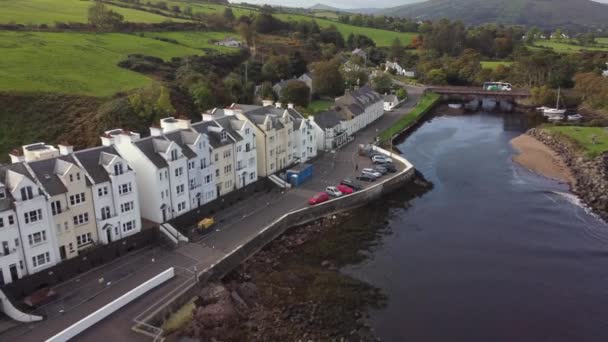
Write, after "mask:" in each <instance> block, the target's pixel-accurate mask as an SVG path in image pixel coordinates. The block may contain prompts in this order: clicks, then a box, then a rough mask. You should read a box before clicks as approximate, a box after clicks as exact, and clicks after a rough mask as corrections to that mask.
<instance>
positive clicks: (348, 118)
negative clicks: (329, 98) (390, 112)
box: [335, 85, 384, 136]
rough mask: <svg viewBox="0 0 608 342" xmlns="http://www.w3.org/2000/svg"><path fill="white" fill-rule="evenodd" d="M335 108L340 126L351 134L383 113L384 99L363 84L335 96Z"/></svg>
mask: <svg viewBox="0 0 608 342" xmlns="http://www.w3.org/2000/svg"><path fill="white" fill-rule="evenodd" d="M335 110H336V111H337V112H338V113H340V115H341V117H342V120H341V124H342V128H343V129H345V130H346V131H347V132H348V135H349V136H352V135H353V134H355V133H357V132H358V131H360V130H361V129H363V128H365V127H367V126H368V125H369V124H371V123H372V122H374V121H376V120H378V119H379V118H380V117H381V116H382V115H383V114H384V99H383V97H382V96H380V94H378V93H377V92H375V91H373V90H372V89H371V88H370V87H369V86H367V85H365V86H363V87H361V88H359V89H357V90H355V91H352V92H347V93H346V94H345V95H344V96H341V97H339V98H337V99H336V101H335Z"/></svg>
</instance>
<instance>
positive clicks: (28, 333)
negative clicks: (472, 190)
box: [0, 86, 422, 342]
mask: <svg viewBox="0 0 608 342" xmlns="http://www.w3.org/2000/svg"><path fill="white" fill-rule="evenodd" d="M406 88H407V90H408V93H409V99H408V100H407V101H406V102H405V103H404V104H402V105H401V106H400V107H399V108H397V109H395V110H394V111H391V112H386V113H385V114H384V115H383V116H382V117H381V118H380V119H378V120H377V121H375V122H374V123H372V124H371V125H370V126H368V127H366V128H365V129H363V130H362V131H360V132H358V133H357V134H356V136H355V139H354V140H353V141H351V142H350V143H348V144H347V145H346V146H344V147H342V148H341V149H339V150H337V151H335V153H324V154H322V155H321V156H320V157H319V158H317V160H315V161H314V162H313V179H312V180H310V181H308V182H307V183H305V184H304V185H303V186H301V187H299V188H294V189H289V190H286V191H283V192H280V191H272V192H269V193H257V194H255V195H253V196H251V197H249V198H248V199H246V200H244V201H241V202H239V203H237V204H236V205H234V206H232V207H230V208H227V209H225V210H223V211H221V212H219V213H218V214H216V217H215V218H216V221H217V222H218V223H217V224H216V226H214V229H216V230H215V231H214V232H212V233H210V234H208V235H205V236H202V237H201V238H200V239H198V240H197V241H195V242H191V243H187V244H183V245H181V246H179V247H178V248H176V249H174V250H167V249H166V248H163V247H160V246H157V247H152V248H146V249H143V250H140V251H137V252H134V253H131V254H129V255H126V256H124V257H121V258H119V259H116V260H115V261H113V262H111V263H109V264H106V265H103V266H101V267H99V268H96V269H93V270H91V271H89V272H87V273H85V274H82V275H80V276H79V277H77V278H74V279H72V280H70V281H68V282H65V283H63V284H60V285H58V286H57V287H56V288H55V290H56V291H57V292H58V294H59V297H60V298H59V299H58V300H57V301H55V302H53V303H50V304H48V305H46V306H44V307H43V308H40V309H39V313H41V314H44V315H45V317H46V319H45V320H43V321H41V322H36V323H30V324H22V325H20V326H19V327H16V328H13V329H10V330H8V331H6V332H4V333H1V334H0V340H3V341H10V340H19V341H20V342H26V341H44V340H46V339H48V338H49V337H52V336H54V335H55V334H57V333H58V332H60V331H62V330H64V329H65V328H67V327H69V326H70V325H72V324H73V323H75V322H77V321H79V320H80V319H82V318H83V317H86V316H87V315H89V314H91V313H92V312H94V311H95V310H97V309H99V308H100V307H102V306H104V305H106V304H108V303H110V302H111V301H113V300H114V299H116V298H118V297H120V296H121V295H123V294H124V293H126V292H128V291H129V290H131V289H133V288H135V287H137V286H138V285H140V284H141V283H143V282H145V281H146V280H148V279H150V278H152V277H154V276H155V275H157V274H159V273H160V272H162V271H164V270H166V269H167V268H169V267H176V268H177V269H178V270H179V272H177V276H176V277H175V278H173V279H172V280H170V281H169V282H167V283H165V284H163V285H161V286H159V287H157V288H155V289H154V290H152V291H150V292H148V293H147V294H145V295H143V296H142V297H140V298H138V299H137V300H135V301H133V302H132V303H130V304H128V305H126V306H125V307H124V308H122V309H120V310H119V311H117V312H115V313H114V314H112V315H110V316H109V317H108V318H106V319H105V320H103V321H101V322H99V323H98V324H96V325H94V326H93V327H91V328H89V329H88V330H86V331H85V332H83V333H81V334H80V335H78V336H76V337H75V338H74V339H73V340H74V341H104V342H107V341H111V340H114V341H150V340H151V338H149V337H147V336H145V335H141V334H137V333H135V332H133V331H132V330H131V327H132V326H133V324H134V323H133V320H134V318H136V317H138V316H142V313H148V312H149V311H150V310H151V309H153V308H156V307H158V306H160V305H162V304H163V303H164V301H166V300H168V299H169V298H170V297H171V296H172V294H174V293H176V291H177V290H179V289H181V288H182V287H183V286H184V285H185V284H186V283H189V282H191V281H192V279H193V278H192V274H193V272H194V271H201V270H204V269H205V268H208V267H209V266H210V265H212V264H214V263H215V262H217V260H219V259H221V258H222V257H224V256H225V255H226V254H228V253H230V252H231V251H233V250H234V249H236V248H238V247H239V246H241V245H243V244H244V243H246V242H247V241H249V240H250V239H252V238H253V237H254V236H256V235H257V234H258V233H259V232H260V231H261V230H262V229H263V228H264V227H266V226H267V225H268V224H270V223H272V222H273V221H275V220H276V219H277V218H279V217H281V216H282V215H283V214H285V213H287V212H289V211H292V210H296V209H300V208H304V207H306V206H308V203H307V200H308V198H310V197H312V196H313V195H314V194H316V193H317V192H320V191H323V190H324V189H325V188H326V187H327V186H329V185H336V184H339V182H340V180H342V179H344V178H353V179H354V178H355V177H356V176H357V175H358V174H359V172H360V171H359V170H361V169H362V168H364V167H368V166H371V162H370V160H369V158H367V157H361V156H359V155H358V147H359V145H360V144H367V143H371V142H373V141H374V139H375V137H376V136H377V135H378V134H379V133H380V132H381V131H383V130H384V129H386V128H388V127H390V126H391V125H392V124H393V123H394V122H396V121H397V120H399V118H401V117H402V116H403V115H405V114H406V113H408V112H409V111H410V110H411V109H412V108H413V107H414V106H415V105H416V103H417V101H418V100H419V98H420V96H421V93H422V88H416V87H409V86H408V87H406Z"/></svg>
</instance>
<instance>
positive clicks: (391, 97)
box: [384, 94, 399, 103]
mask: <svg viewBox="0 0 608 342" xmlns="http://www.w3.org/2000/svg"><path fill="white" fill-rule="evenodd" d="M398 101H399V100H398V99H397V96H395V95H392V94H390V95H384V102H392V103H396V102H398Z"/></svg>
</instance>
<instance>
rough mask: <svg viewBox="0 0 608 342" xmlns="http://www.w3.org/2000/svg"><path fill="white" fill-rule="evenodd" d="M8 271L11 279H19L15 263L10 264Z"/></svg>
mask: <svg viewBox="0 0 608 342" xmlns="http://www.w3.org/2000/svg"><path fill="white" fill-rule="evenodd" d="M9 271H10V272H11V279H12V281H15V280H17V279H19V272H17V264H12V265H11V266H10V269H9Z"/></svg>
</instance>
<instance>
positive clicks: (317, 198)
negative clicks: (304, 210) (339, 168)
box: [308, 192, 329, 205]
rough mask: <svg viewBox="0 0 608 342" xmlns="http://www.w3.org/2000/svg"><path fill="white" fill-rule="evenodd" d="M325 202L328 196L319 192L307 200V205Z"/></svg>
mask: <svg viewBox="0 0 608 342" xmlns="http://www.w3.org/2000/svg"><path fill="white" fill-rule="evenodd" d="M327 201H329V195H328V194H327V193H325V192H319V193H318V194H316V195H314V196H313V197H311V198H309V199H308V204H310V205H315V204H319V203H323V202H327Z"/></svg>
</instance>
